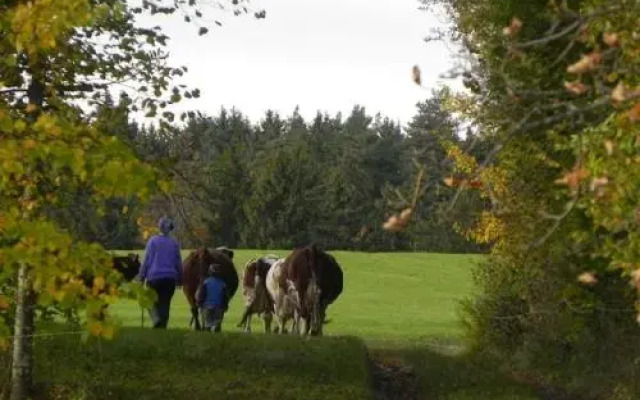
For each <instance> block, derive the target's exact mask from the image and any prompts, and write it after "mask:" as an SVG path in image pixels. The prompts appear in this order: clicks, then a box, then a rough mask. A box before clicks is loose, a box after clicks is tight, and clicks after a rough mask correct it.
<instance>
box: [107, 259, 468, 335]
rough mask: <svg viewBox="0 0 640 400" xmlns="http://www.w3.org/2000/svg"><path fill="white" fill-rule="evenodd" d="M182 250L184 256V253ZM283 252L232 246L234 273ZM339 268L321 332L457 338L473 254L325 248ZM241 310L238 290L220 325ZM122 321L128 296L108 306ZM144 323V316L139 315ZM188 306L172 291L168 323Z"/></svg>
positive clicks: (131, 310)
mask: <svg viewBox="0 0 640 400" xmlns="http://www.w3.org/2000/svg"><path fill="white" fill-rule="evenodd" d="M188 253H189V252H188V251H185V252H184V256H185V257H186V255H187V254H188ZM268 253H273V254H276V255H279V256H286V255H287V254H288V253H287V252H286V251H277V250H273V251H269V252H265V251H259V250H236V251H235V255H234V261H235V264H236V267H237V268H238V272H239V274H240V276H242V269H243V267H244V265H245V263H246V262H247V260H249V259H250V258H252V257H259V256H262V255H264V254H268ZM331 253H332V254H333V255H334V256H335V257H336V259H337V260H338V262H339V263H340V265H341V266H342V268H343V271H344V291H343V293H342V295H341V296H340V297H339V298H338V299H337V300H336V302H335V303H334V304H332V305H331V306H330V307H329V310H328V318H330V319H331V322H330V323H329V324H328V325H327V326H326V329H325V332H326V334H327V335H354V336H360V337H362V338H364V339H370V340H399V339H400V340H402V339H412V340H415V339H420V338H425V337H439V338H442V337H458V336H459V335H460V333H461V326H460V324H459V321H458V318H457V315H456V308H457V302H458V301H459V300H460V299H462V298H463V297H465V296H468V295H470V294H471V292H472V282H471V277H470V272H471V267H472V262H473V261H474V260H478V259H479V258H478V257H479V256H475V255H454V254H423V253H358V252H344V251H336V252H331ZM243 310H244V299H243V297H242V293H241V289H239V290H238V292H237V293H236V295H235V296H234V298H233V299H232V301H231V304H230V306H229V311H228V312H227V314H226V315H225V322H224V325H223V329H224V330H225V331H227V332H234V331H240V328H236V324H237V322H238V321H239V320H240V317H241V314H242V311H243ZM114 312H115V314H116V315H117V316H118V317H119V318H120V319H121V320H122V322H123V324H124V325H125V326H135V327H140V325H141V310H140V307H139V306H138V305H137V303H135V302H133V301H123V302H121V303H120V304H117V305H116V306H115V307H114ZM144 317H145V324H146V326H148V325H149V319H148V317H147V315H146V314H145V316H144ZM189 319H190V312H189V306H188V304H187V302H186V300H185V298H184V295H183V294H182V292H181V291H177V292H176V294H175V295H174V298H173V302H172V307H171V318H170V322H169V326H170V328H187V326H188V323H189ZM262 329H263V325H262V321H261V320H259V319H258V318H254V319H253V323H252V330H253V331H254V333H255V332H261V331H262Z"/></svg>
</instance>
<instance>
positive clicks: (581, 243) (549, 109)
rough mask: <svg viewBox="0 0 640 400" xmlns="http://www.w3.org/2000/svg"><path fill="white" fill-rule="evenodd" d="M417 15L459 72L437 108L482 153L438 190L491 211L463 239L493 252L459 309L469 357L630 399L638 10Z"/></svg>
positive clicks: (460, 158)
mask: <svg viewBox="0 0 640 400" xmlns="http://www.w3.org/2000/svg"><path fill="white" fill-rule="evenodd" d="M423 3H425V4H426V5H428V6H433V5H434V4H438V5H444V6H445V7H446V8H447V10H448V11H449V13H450V15H451V16H452V19H453V21H454V27H453V28H452V29H453V31H452V32H453V33H454V36H456V37H457V38H459V39H461V42H462V44H463V45H464V46H465V49H466V50H467V51H468V54H469V56H470V59H471V64H472V68H471V69H470V70H469V71H467V72H466V73H465V81H466V84H467V87H468V88H469V92H468V94H466V95H454V96H452V97H451V99H450V100H449V101H448V105H449V106H450V107H452V110H455V111H458V112H459V113H461V115H463V116H464V117H465V118H468V119H469V120H471V121H473V122H474V124H475V125H476V128H477V129H478V131H479V132H480V134H481V135H483V136H485V137H487V138H489V139H490V140H492V141H494V142H495V143H496V146H495V148H494V150H492V151H490V152H489V153H488V157H485V158H484V159H482V158H480V159H479V160H478V161H476V159H475V157H469V156H467V155H465V154H463V153H462V152H460V151H459V150H458V149H457V148H456V146H451V148H450V156H451V157H452V158H454V159H455V160H456V164H457V172H458V173H459V174H460V176H458V177H456V176H454V177H451V179H452V181H453V180H454V179H455V178H461V179H463V181H464V182H465V184H463V185H462V186H461V187H460V190H464V189H466V188H472V185H471V183H473V182H478V184H477V185H476V187H475V189H478V190H480V193H481V195H482V196H483V197H484V198H486V199H488V200H490V202H491V204H492V207H491V209H490V210H489V211H486V212H484V213H483V214H482V216H481V219H480V220H479V221H478V223H477V224H476V226H475V227H471V228H470V229H469V228H468V229H467V230H466V231H467V233H468V234H469V236H470V237H472V238H474V239H475V240H477V241H480V242H490V243H492V244H493V247H492V257H491V261H490V262H488V263H484V264H482V265H481V266H480V267H479V268H478V269H477V271H476V280H477V282H478V283H480V286H481V287H482V295H481V296H479V297H478V298H477V299H475V300H474V301H472V302H470V303H469V304H468V315H470V321H469V323H470V329H471V331H472V332H473V334H474V338H475V339H476V340H477V341H478V343H477V344H478V348H483V349H485V350H486V351H488V352H493V353H495V354H498V355H499V356H501V357H502V360H503V361H506V362H508V363H510V365H511V366H512V367H514V368H518V369H520V368H522V369H525V370H530V371H536V372H538V373H540V376H539V378H538V379H540V380H542V381H545V382H555V383H558V384H562V385H563V386H565V387H566V388H568V389H570V390H571V391H572V392H574V393H576V394H580V395H587V396H592V397H594V398H607V396H612V395H613V393H614V392H615V391H618V392H619V393H623V392H625V391H626V392H628V393H631V392H630V390H632V388H633V385H634V384H635V381H634V379H635V378H634V377H633V373H632V370H633V365H634V364H633V363H634V361H635V357H637V352H635V351H634V349H635V348H636V347H635V346H637V337H638V335H637V329H638V328H637V325H636V326H634V318H633V315H634V311H633V298H634V291H637V288H635V289H634V285H637V281H634V279H633V277H635V276H637V273H636V272H634V271H635V270H636V269H637V267H636V266H635V264H634V262H635V261H634V260H637V254H636V253H637V250H636V249H637V246H638V241H637V238H636V236H637V235H636V234H635V231H636V230H637V223H636V219H635V209H636V208H637V205H638V204H637V198H638V196H637V193H636V191H637V184H638V179H637V177H636V176H635V174H634V173H633V172H631V171H630V169H633V165H634V163H635V162H636V161H635V157H636V151H637V146H636V145H635V143H636V141H635V137H636V136H637V133H636V131H637V126H636V124H635V122H636V121H635V114H634V110H635V109H636V107H637V105H636V102H637V101H636V96H635V87H636V85H637V82H636V80H637V76H638V73H637V72H638V71H637V63H638V59H637V43H636V41H634V40H632V38H633V36H634V34H635V35H636V36H637V32H636V30H637V24H636V20H637V15H639V11H640V10H639V9H638V3H637V2H634V1H625V0H621V1H597V0H596V1H572V2H559V1H558V2H556V1H552V2H547V1H530V2H518V1H503V2H499V4H498V3H496V2H490V1H480V2H477V1H473V2H472V1H467V0H451V1H449V0H446V1H424V2H423ZM623 38H624V40H623ZM629 277H631V278H632V279H629ZM629 280H631V285H630V284H629ZM603 371H607V374H608V373H611V379H609V377H608V375H607V378H603V377H602V374H603ZM595 377H598V378H599V379H598V380H597V381H598V384H596V383H595V382H596V379H595ZM604 381H606V382H607V384H602V382H604ZM623 398H624V397H623Z"/></svg>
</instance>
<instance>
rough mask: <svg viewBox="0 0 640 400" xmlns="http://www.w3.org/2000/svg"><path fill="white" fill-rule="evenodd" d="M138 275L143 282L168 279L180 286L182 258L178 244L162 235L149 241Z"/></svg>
mask: <svg viewBox="0 0 640 400" xmlns="http://www.w3.org/2000/svg"><path fill="white" fill-rule="evenodd" d="M138 275H139V277H140V279H142V280H143V281H144V280H146V281H155V280H158V279H167V278H168V279H173V280H174V281H175V282H176V284H178V285H179V284H181V283H182V257H181V256H180V246H178V243H177V242H176V241H175V240H173V239H172V238H170V237H169V236H164V235H159V236H153V237H152V238H151V239H149V242H147V249H146V250H145V255H144V261H143V262H142V265H141V266H140V272H139V274H138Z"/></svg>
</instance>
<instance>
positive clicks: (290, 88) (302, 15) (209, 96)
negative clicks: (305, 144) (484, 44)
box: [145, 0, 453, 124]
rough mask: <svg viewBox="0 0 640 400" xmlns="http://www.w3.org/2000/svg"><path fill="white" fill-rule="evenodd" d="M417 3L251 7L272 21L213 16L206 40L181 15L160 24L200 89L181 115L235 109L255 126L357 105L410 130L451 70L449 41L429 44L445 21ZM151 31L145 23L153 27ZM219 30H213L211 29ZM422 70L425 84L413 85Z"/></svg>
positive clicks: (348, 0) (333, 0)
mask: <svg viewBox="0 0 640 400" xmlns="http://www.w3.org/2000/svg"><path fill="white" fill-rule="evenodd" d="M419 5H420V4H419V2H418V1H417V0H252V2H251V6H252V7H253V8H256V9H265V10H266V12H267V17H266V19H261V20H256V19H255V18H253V16H252V15H245V16H241V17H234V16H233V15H231V14H230V13H224V12H221V11H217V10H214V9H213V8H210V7H209V8H206V7H205V9H204V11H205V16H204V18H205V19H207V20H213V19H219V20H220V21H222V22H223V26H222V27H220V28H215V29H213V28H212V29H211V30H210V32H209V34H208V35H205V36H198V34H197V27H196V26H194V25H193V24H187V23H185V22H184V21H183V16H182V15H178V14H179V13H177V14H176V15H175V16H174V17H171V18H165V17H163V18H162V19H161V20H158V18H157V17H155V18H154V20H153V21H151V22H152V24H153V25H157V24H160V25H161V26H162V27H163V28H164V32H165V33H166V34H167V35H169V37H171V41H170V42H169V51H170V60H171V63H172V64H173V65H174V66H178V65H185V66H187V67H188V68H189V72H188V73H187V77H186V78H185V79H184V80H183V83H186V84H188V85H190V86H195V87H198V88H200V89H201V92H202V95H201V98H200V99H197V100H187V101H186V102H185V103H184V104H182V105H180V109H197V110H200V111H202V112H205V113H208V114H215V113H217V112H218V110H219V109H220V107H221V106H224V107H227V108H231V107H236V108H237V109H238V110H240V111H241V112H242V113H243V114H245V115H246V116H248V117H249V118H250V119H251V121H252V122H257V121H259V120H260V119H262V117H263V116H264V112H265V111H266V110H267V109H273V110H276V111H279V112H280V114H281V115H282V116H288V115H290V114H291V113H292V111H293V109H294V108H295V106H296V105H299V106H300V113H301V114H302V115H303V116H304V117H305V119H310V118H312V117H313V116H314V115H315V113H316V111H317V110H322V111H327V112H329V113H330V114H331V115H333V114H335V113H336V112H338V111H341V112H342V113H343V114H345V115H346V114H348V113H349V112H350V111H351V109H352V108H353V106H354V105H355V104H359V105H362V106H364V107H365V108H366V109H367V112H368V113H369V114H372V115H373V114H375V113H376V112H380V113H381V114H382V115H384V116H388V117H390V118H392V119H394V120H399V121H400V122H401V123H402V124H405V123H407V122H409V120H410V119H411V117H412V116H413V115H414V112H415V103H416V102H418V101H420V100H423V99H425V98H426V97H428V95H429V93H430V89H431V88H433V87H436V86H437V85H438V84H439V83H443V82H444V83H449V84H451V83H452V82H451V81H449V80H445V79H443V78H441V74H443V73H445V72H446V71H447V70H448V69H449V68H450V67H451V66H452V64H453V61H452V56H451V50H450V49H448V48H447V47H446V46H445V45H444V44H442V43H433V42H432V43H425V42H424V40H423V39H424V37H425V36H427V35H428V34H429V31H430V29H431V28H433V27H435V26H440V25H441V24H442V23H443V17H442V16H436V15H430V14H428V13H426V12H424V11H421V10H418V7H419ZM145 25H146V24H145ZM211 25H213V24H208V26H211ZM414 64H417V65H419V66H420V68H421V70H422V80H423V86H424V87H425V88H426V89H425V88H421V87H418V86H416V85H415V84H414V83H413V82H412V80H411V67H412V66H413V65H414Z"/></svg>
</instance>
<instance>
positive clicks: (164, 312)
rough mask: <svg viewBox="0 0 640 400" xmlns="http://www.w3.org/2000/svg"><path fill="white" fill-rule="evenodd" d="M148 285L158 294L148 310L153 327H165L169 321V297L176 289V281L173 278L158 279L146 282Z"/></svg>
mask: <svg viewBox="0 0 640 400" xmlns="http://www.w3.org/2000/svg"><path fill="white" fill-rule="evenodd" d="M148 285H149V287H150V288H151V289H153V290H154V291H155V292H156V294H157V295H158V299H157V301H156V302H155V303H153V307H151V310H149V315H150V316H151V321H152V322H153V327H154V328H166V327H167V323H168V322H169V309H170V308H171V298H172V297H173V292H174V291H175V290H176V282H175V280H173V279H170V278H169V279H158V280H154V281H150V282H148Z"/></svg>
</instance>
